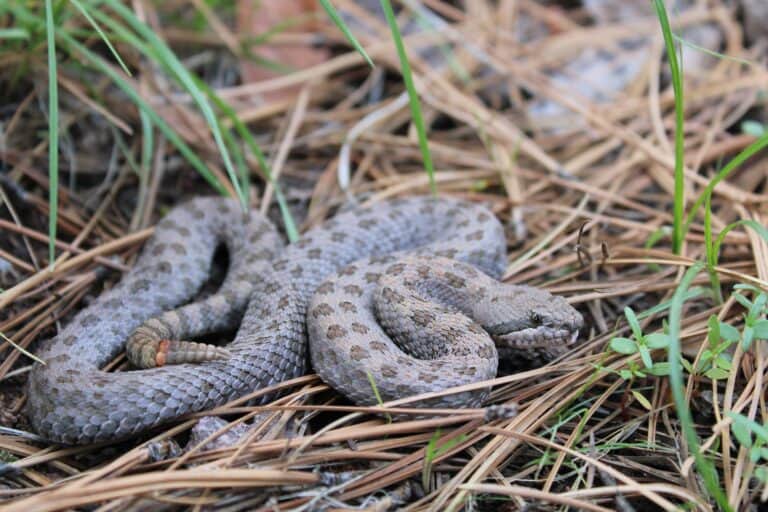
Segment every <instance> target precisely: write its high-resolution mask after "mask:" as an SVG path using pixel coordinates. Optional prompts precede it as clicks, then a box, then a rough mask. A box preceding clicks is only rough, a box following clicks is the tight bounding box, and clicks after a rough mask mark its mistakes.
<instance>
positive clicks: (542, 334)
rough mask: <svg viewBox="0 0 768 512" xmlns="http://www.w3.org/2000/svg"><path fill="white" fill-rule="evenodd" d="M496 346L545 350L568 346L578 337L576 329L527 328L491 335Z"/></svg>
mask: <svg viewBox="0 0 768 512" xmlns="http://www.w3.org/2000/svg"><path fill="white" fill-rule="evenodd" d="M491 337H492V338H493V340H494V341H495V342H496V344H497V345H498V346H502V347H509V348H546V347H555V346H569V345H572V344H573V343H575V342H576V340H577V339H578V337H579V330H578V329H571V328H568V327H549V326H538V327H527V328H524V329H520V330H516V331H512V332H506V333H500V334H491Z"/></svg>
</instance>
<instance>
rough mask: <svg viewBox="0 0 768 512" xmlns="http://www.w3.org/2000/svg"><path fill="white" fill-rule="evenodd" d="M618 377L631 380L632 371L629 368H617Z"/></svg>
mask: <svg viewBox="0 0 768 512" xmlns="http://www.w3.org/2000/svg"><path fill="white" fill-rule="evenodd" d="M619 377H621V378H622V379H624V380H631V379H632V372H631V371H629V370H619Z"/></svg>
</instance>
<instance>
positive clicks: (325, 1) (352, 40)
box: [320, 0, 373, 67]
mask: <svg viewBox="0 0 768 512" xmlns="http://www.w3.org/2000/svg"><path fill="white" fill-rule="evenodd" d="M320 5H322V6H323V9H325V12H326V14H328V17H329V18H331V20H332V21H333V23H334V24H335V25H336V26H337V27H338V29H339V30H341V32H342V33H343V34H344V37H346V38H347V41H349V44H351V45H352V46H353V47H354V49H355V50H357V53H359V54H360V55H362V56H363V58H364V59H365V61H366V62H367V63H368V65H369V66H370V67H373V61H372V60H371V57H369V56H368V53H367V52H366V51H365V48H363V45H362V44H360V41H358V40H357V38H356V37H355V36H354V34H352V31H350V30H349V27H348V26H347V24H346V23H344V20H343V19H341V16H340V15H339V13H338V11H337V10H336V8H335V7H334V6H333V4H332V3H331V2H330V0H320Z"/></svg>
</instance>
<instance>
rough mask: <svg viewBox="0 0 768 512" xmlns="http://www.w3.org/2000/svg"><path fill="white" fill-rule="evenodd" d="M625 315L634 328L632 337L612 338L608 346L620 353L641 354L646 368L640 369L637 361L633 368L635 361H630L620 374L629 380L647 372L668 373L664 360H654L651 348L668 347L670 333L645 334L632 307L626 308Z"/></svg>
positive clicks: (653, 373) (632, 328) (654, 373)
mask: <svg viewBox="0 0 768 512" xmlns="http://www.w3.org/2000/svg"><path fill="white" fill-rule="evenodd" d="M624 316H625V317H626V318H627V323H629V327H630V329H631V330H632V338H623V337H616V338H613V339H612V340H611V342H610V344H609V345H608V346H609V347H610V348H611V350H613V351H614V352H617V353H619V354H624V355H632V354H636V353H637V354H640V360H641V361H642V362H643V367H644V368H643V369H640V368H639V366H638V365H637V364H636V363H635V364H634V368H632V363H634V361H630V365H628V368H627V370H620V371H619V374H620V375H621V376H622V378H623V379H627V380H629V379H630V378H632V377H635V376H637V377H645V374H646V373H649V374H651V375H668V374H669V368H668V366H667V365H666V364H665V363H663V362H657V361H654V360H653V358H652V357H651V350H656V349H661V348H667V347H668V346H669V343H670V339H669V335H668V334H666V333H660V332H654V333H650V334H643V330H642V328H641V327H640V322H639V321H638V319H637V315H636V314H635V312H634V311H633V310H632V308H630V307H626V308H624ZM624 372H627V373H624Z"/></svg>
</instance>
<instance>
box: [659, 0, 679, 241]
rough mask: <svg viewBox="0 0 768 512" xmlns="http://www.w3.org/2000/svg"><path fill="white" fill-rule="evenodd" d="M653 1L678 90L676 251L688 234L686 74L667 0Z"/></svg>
mask: <svg viewBox="0 0 768 512" xmlns="http://www.w3.org/2000/svg"><path fill="white" fill-rule="evenodd" d="M653 5H654V7H655V8H656V16H657V17H658V18H659V23H660V24H661V32H662V34H663V35H664V45H665V46H666V48H667V59H668V60H669V68H670V72H671V74H672V89H673V90H674V92H675V185H674V189H675V192H674V193H675V197H674V206H673V212H672V217H673V225H672V249H673V250H674V252H675V254H680V251H681V250H682V247H683V238H684V237H685V233H684V230H683V215H684V211H685V187H684V185H685V181H684V180H685V174H684V172H683V171H684V169H685V153H684V151H685V147H684V142H685V133H684V131H683V124H684V121H685V109H684V102H683V77H682V72H681V71H680V63H679V61H678V55H677V52H676V51H675V39H674V37H673V35H672V28H671V27H670V25H669V18H668V17H667V9H666V7H665V6H664V1H663V0H654V1H653Z"/></svg>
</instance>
